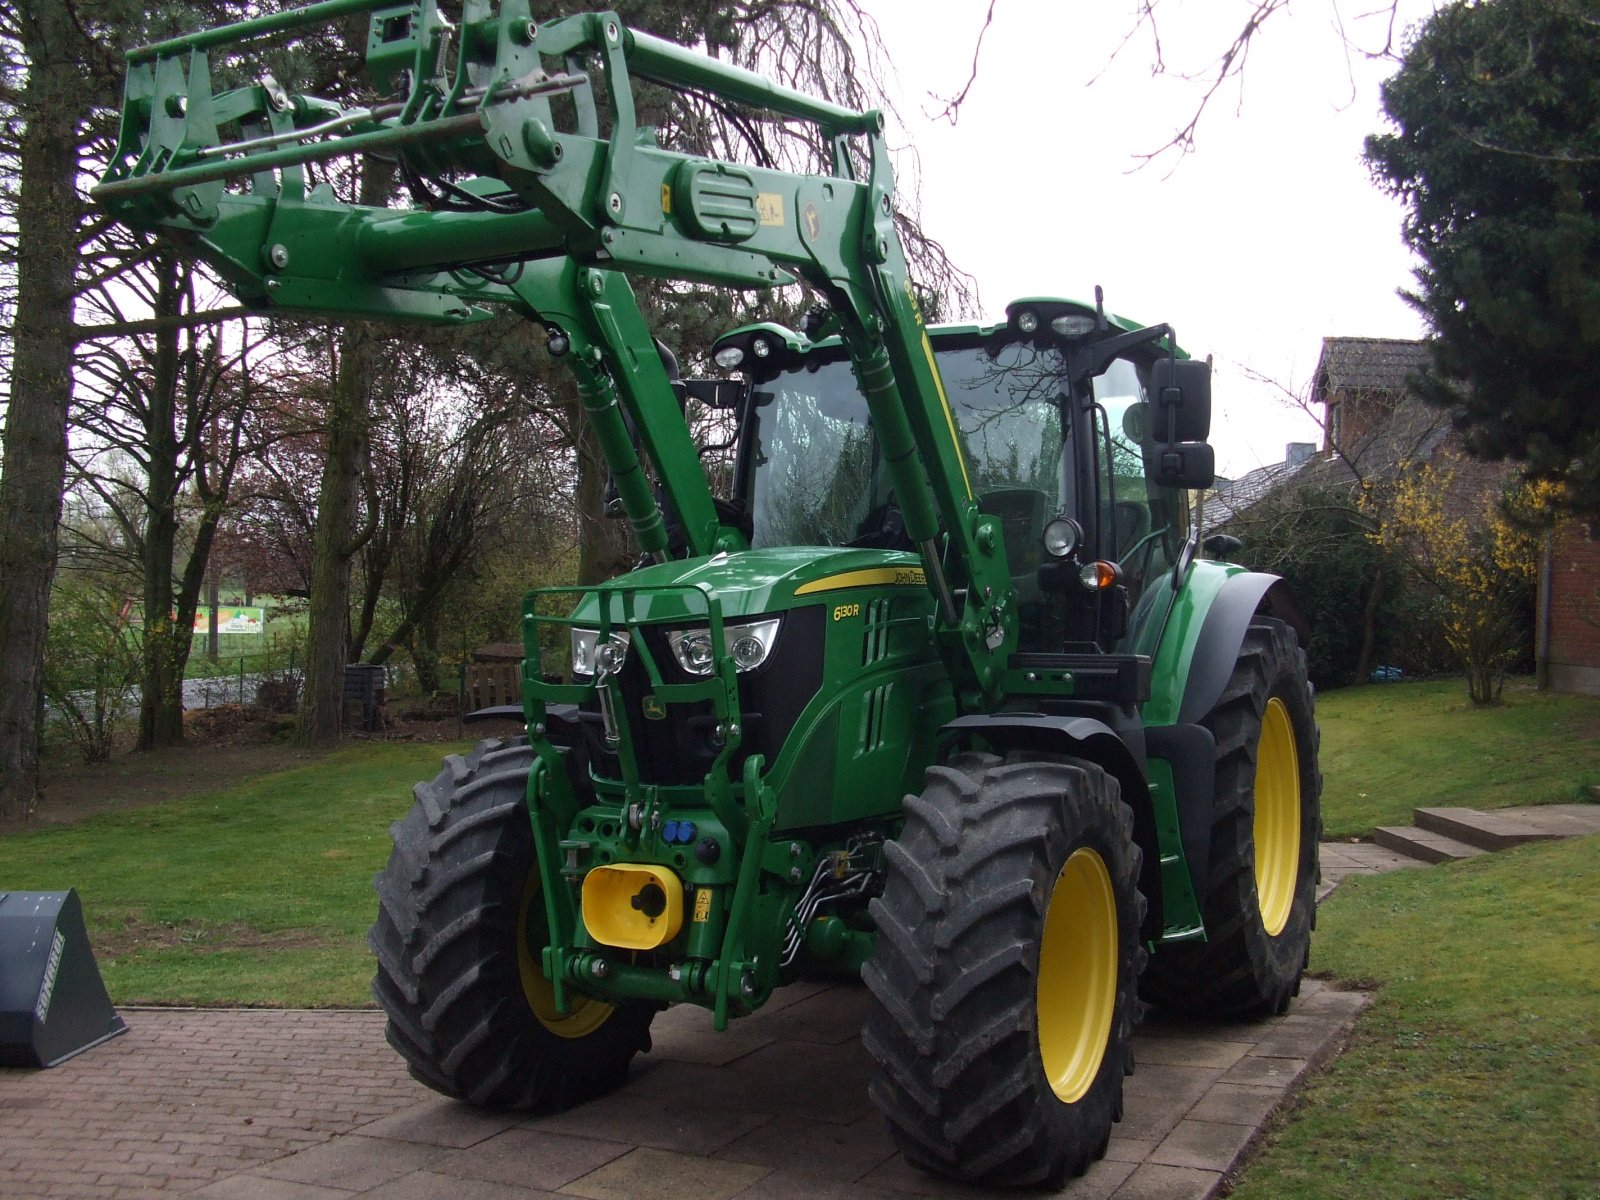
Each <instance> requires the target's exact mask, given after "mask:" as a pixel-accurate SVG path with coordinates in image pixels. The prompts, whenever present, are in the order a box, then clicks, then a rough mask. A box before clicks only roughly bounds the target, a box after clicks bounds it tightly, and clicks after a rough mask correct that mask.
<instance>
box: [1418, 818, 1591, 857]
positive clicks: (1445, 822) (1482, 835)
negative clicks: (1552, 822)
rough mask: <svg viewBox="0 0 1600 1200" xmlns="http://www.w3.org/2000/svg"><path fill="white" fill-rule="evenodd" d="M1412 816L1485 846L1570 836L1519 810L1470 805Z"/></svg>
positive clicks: (1431, 827)
mask: <svg viewBox="0 0 1600 1200" xmlns="http://www.w3.org/2000/svg"><path fill="white" fill-rule="evenodd" d="M1411 819H1412V820H1413V821H1415V822H1416V824H1417V826H1418V828H1420V829H1426V830H1428V831H1430V832H1432V833H1440V834H1443V835H1444V836H1445V837H1448V838H1455V839H1456V840H1457V841H1461V842H1466V843H1467V844H1468V845H1469V846H1478V847H1480V848H1481V849H1484V850H1509V849H1510V848H1511V847H1512V846H1521V845H1523V844H1525V843H1527V842H1550V841H1556V840H1558V839H1560V838H1563V837H1570V836H1571V834H1570V833H1568V832H1566V831H1563V830H1558V829H1552V828H1550V827H1549V826H1548V825H1546V824H1545V823H1543V822H1539V821H1535V820H1532V819H1528V818H1525V817H1523V816H1522V815H1521V814H1513V813H1507V812H1478V811H1477V810H1476V809H1471V808H1419V809H1416V810H1415V811H1414V812H1413V813H1412V814H1411Z"/></svg>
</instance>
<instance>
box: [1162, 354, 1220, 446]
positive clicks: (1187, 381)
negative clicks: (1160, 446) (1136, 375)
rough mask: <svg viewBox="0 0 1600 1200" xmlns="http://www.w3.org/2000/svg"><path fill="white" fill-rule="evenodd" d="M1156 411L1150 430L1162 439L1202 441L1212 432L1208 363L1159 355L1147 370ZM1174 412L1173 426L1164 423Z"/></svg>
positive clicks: (1209, 367) (1194, 359) (1209, 365)
mask: <svg viewBox="0 0 1600 1200" xmlns="http://www.w3.org/2000/svg"><path fill="white" fill-rule="evenodd" d="M1150 391H1151V397H1150V398H1151V400H1152V401H1153V402H1154V405H1155V411H1154V412H1153V413H1151V414H1150V415H1151V416H1152V417H1153V418H1154V420H1153V421H1152V423H1151V430H1150V432H1151V433H1152V434H1153V435H1154V436H1155V437H1157V438H1159V439H1161V440H1162V441H1165V440H1166V439H1167V438H1169V437H1170V438H1171V439H1172V440H1173V441H1174V442H1203V441H1205V440H1206V438H1207V437H1209V436H1210V434H1211V364H1210V363H1208V362H1205V361H1203V360H1201V359H1198V358H1158V359H1156V362H1155V366H1154V367H1153V368H1152V369H1151V372H1150ZM1174 411H1175V412H1176V413H1177V420H1176V424H1175V427H1174V428H1172V429H1170V430H1169V428H1168V426H1167V421H1168V419H1169V414H1171V413H1173V412H1174Z"/></svg>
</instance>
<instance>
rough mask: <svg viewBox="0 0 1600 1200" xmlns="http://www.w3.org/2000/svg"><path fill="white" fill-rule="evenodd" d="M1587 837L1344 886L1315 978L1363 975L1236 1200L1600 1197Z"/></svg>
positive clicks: (1598, 988) (1332, 908) (1597, 903)
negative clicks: (1341, 1037)
mask: <svg viewBox="0 0 1600 1200" xmlns="http://www.w3.org/2000/svg"><path fill="white" fill-rule="evenodd" d="M1597 866H1600V838H1593V837H1591V838H1583V839H1580V840H1575V841H1569V842H1560V843H1556V844H1551V845H1543V846H1533V847H1525V848H1523V849H1520V850H1516V851H1512V852H1508V853H1503V854H1493V855H1485V856H1484V857H1482V858H1477V859H1473V860H1470V861H1468V862H1463V863H1455V864H1452V865H1450V866H1446V867H1434V868H1431V869H1429V870H1426V871H1399V872H1396V873H1394V874H1391V875H1382V876H1375V877H1369V878H1356V879H1351V880H1348V881H1347V882H1345V883H1344V884H1343V885H1341V887H1340V888H1339V890H1338V891H1337V892H1336V893H1334V895H1333V897H1332V898H1331V899H1330V900H1329V901H1328V902H1327V904H1325V905H1324V906H1323V909H1322V912H1321V915H1320V920H1319V922H1318V926H1317V932H1316V937H1315V941H1314V942H1313V948H1312V955H1313V958H1312V962H1313V965H1314V966H1315V967H1317V968H1319V973H1329V974H1331V975H1332V976H1333V977H1334V978H1336V979H1342V980H1362V981H1367V982H1368V984H1369V985H1376V989H1377V991H1376V1000H1375V1002H1374V1004H1373V1006H1372V1008H1371V1009H1370V1010H1369V1011H1368V1012H1367V1013H1366V1014H1365V1015H1364V1016H1363V1017H1362V1018H1361V1021H1360V1024H1359V1025H1358V1026H1357V1028H1356V1031H1355V1034H1354V1035H1353V1037H1352V1039H1351V1043H1350V1046H1349V1048H1348V1049H1347V1050H1346V1051H1345V1053H1344V1054H1343V1056H1342V1057H1340V1058H1339V1059H1337V1060H1336V1061H1335V1062H1334V1063H1333V1064H1332V1066H1331V1067H1330V1068H1329V1069H1328V1070H1327V1071H1326V1072H1325V1073H1324V1074H1323V1075H1321V1076H1320V1077H1319V1078H1317V1079H1316V1080H1314V1081H1313V1082H1312V1084H1311V1085H1310V1087H1309V1088H1308V1089H1307V1090H1306V1092H1305V1093H1304V1094H1303V1096H1302V1098H1301V1101H1300V1103H1299V1106H1298V1107H1297V1109H1296V1110H1295V1112H1294V1115H1293V1117H1292V1119H1291V1120H1290V1121H1289V1123H1288V1124H1287V1126H1286V1127H1285V1128H1284V1129H1283V1130H1282V1131H1281V1132H1280V1133H1278V1135H1277V1136H1276V1137H1274V1138H1273V1139H1272V1140H1271V1142H1270V1144H1269V1146H1268V1148H1267V1150H1266V1152H1265V1153H1264V1154H1263V1156H1262V1157H1261V1158H1260V1159H1258V1160H1257V1161H1256V1162H1255V1163H1253V1164H1252V1165H1251V1166H1250V1167H1249V1169H1248V1170H1247V1171H1246V1172H1245V1174H1244V1176H1243V1179H1242V1181H1241V1185H1240V1187H1239V1188H1238V1190H1237V1191H1236V1192H1235V1193H1234V1195H1235V1197H1236V1200H1266V1198H1268V1197H1271V1198H1279V1197H1288V1196H1292V1197H1296V1198H1302V1197H1303V1198H1305V1200H1321V1198H1324V1197H1326V1198H1330V1200H1331V1198H1335V1197H1338V1198H1351V1200H1367V1198H1369V1197H1379V1196H1381V1197H1384V1200H1408V1198H1416V1200H1424V1198H1427V1200H1434V1198H1436V1197H1483V1198H1485V1200H1487V1198H1490V1197H1502V1196H1505V1197H1513V1196H1518V1197H1520V1196H1527V1197H1533V1196H1538V1197H1548V1198H1551V1200H1556V1198H1561V1200H1578V1198H1580V1197H1587V1198H1590V1200H1592V1198H1593V1197H1595V1196H1597V1195H1600V1150H1597V1145H1600V1143H1597V1141H1596V1139H1597V1137H1600V1099H1597V1097H1600V870H1597V869H1596V868H1597Z"/></svg>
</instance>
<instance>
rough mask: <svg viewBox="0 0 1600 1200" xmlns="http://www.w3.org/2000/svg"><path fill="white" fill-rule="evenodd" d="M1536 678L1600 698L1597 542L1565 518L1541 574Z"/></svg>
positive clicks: (1599, 557) (1557, 687) (1599, 561)
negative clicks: (1537, 672) (1537, 670)
mask: <svg viewBox="0 0 1600 1200" xmlns="http://www.w3.org/2000/svg"><path fill="white" fill-rule="evenodd" d="M1537 611H1538V617H1539V624H1538V629H1537V631H1536V639H1537V640H1536V645H1537V647H1538V650H1537V656H1538V660H1539V677H1540V682H1541V683H1542V684H1546V685H1548V686H1549V687H1552V688H1554V689H1555V690H1556V691H1558V692H1581V693H1583V694H1584V695H1589V696H1600V540H1596V539H1595V538H1594V537H1592V536H1591V535H1590V531H1589V530H1586V529H1585V528H1584V526H1583V524H1582V523H1581V522H1579V521H1564V522H1562V524H1561V525H1559V526H1558V527H1557V528H1556V531H1555V535H1554V536H1553V537H1552V538H1551V547H1550V553H1549V555H1548V556H1547V557H1546V559H1545V561H1544V563H1543V564H1541V570H1540V572H1539V607H1538V610H1537Z"/></svg>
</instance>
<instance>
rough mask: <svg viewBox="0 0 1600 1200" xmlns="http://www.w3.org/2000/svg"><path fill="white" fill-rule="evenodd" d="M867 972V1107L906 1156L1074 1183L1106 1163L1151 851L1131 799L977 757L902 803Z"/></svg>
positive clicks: (944, 1170) (941, 1168) (1084, 766)
mask: <svg viewBox="0 0 1600 1200" xmlns="http://www.w3.org/2000/svg"><path fill="white" fill-rule="evenodd" d="M885 858H886V860H887V867H888V870H887V880H886V883H885V886H884V892H883V897H882V898H881V899H879V900H874V901H873V903H872V913H873V916H874V918H875V920H876V923H877V927H878V944H877V949H876V951H875V952H874V954H873V957H872V960H871V961H870V962H869V963H868V964H867V965H866V966H865V967H864V968H863V970H862V975H863V978H864V979H865V980H866V983H867V986H868V988H869V989H870V990H871V992H872V996H873V1000H874V1004H873V1007H872V1010H871V1012H870V1013H869V1015H868V1018H867V1023H866V1028H865V1030H864V1031H863V1041H864V1043H865V1045H866V1047H867V1050H868V1052H869V1053H870V1054H871V1055H872V1057H873V1058H874V1059H875V1060H876V1063H877V1068H876V1071H875V1073H874V1076H873V1079H872V1083H871V1086H870V1088H869V1093H870V1095H871V1097H872V1099H873V1101H874V1102H875V1103H876V1104H877V1105H878V1107H879V1108H880V1109H881V1110H882V1111H883V1114H884V1116H885V1117H886V1118H887V1121H888V1125H889V1132H890V1134H891V1136H892V1137H893V1138H894V1140H895V1142H896V1144H897V1145H898V1146H899V1147H900V1150H901V1152H902V1153H903V1154H904V1155H905V1157H906V1159H907V1160H908V1161H909V1162H911V1163H913V1164H914V1165H916V1166H919V1167H922V1168H923V1169H925V1170H930V1171H935V1172H938V1173H940V1174H944V1175H951V1176H955V1177H957V1178H961V1179H967V1180H973V1181H979V1182H983V1183H988V1184H999V1185H1008V1186H1028V1185H1033V1186H1037V1185H1044V1186H1048V1187H1059V1186H1060V1185H1061V1184H1062V1183H1064V1182H1065V1181H1066V1179H1067V1177H1068V1176H1069V1175H1077V1174H1081V1173H1082V1172H1083V1171H1084V1170H1085V1169H1086V1168H1087V1167H1088V1165H1089V1163H1090V1162H1092V1161H1093V1160H1094V1159H1096V1158H1099V1157H1100V1156H1102V1155H1103V1154H1104V1153H1105V1149H1106V1143H1107V1142H1108V1141H1109V1139H1110V1136H1111V1125H1112V1122H1113V1121H1116V1120H1119V1119H1121V1116H1122V1081H1123V1076H1124V1075H1125V1074H1127V1073H1128V1071H1129V1070H1131V1057H1130V1043H1131V1041H1132V1037H1133V1024H1134V1016H1135V1012H1134V1010H1135V1003H1136V1001H1135V985H1136V980H1137V977H1138V972H1139V968H1140V967H1141V965H1142V964H1143V959H1144V950H1143V948H1142V947H1141V946H1140V945H1139V941H1138V931H1139V925H1140V922H1141V920H1142V919H1143V916H1144V900H1143V898H1142V897H1141V895H1140V894H1139V890H1138V879H1139V864H1140V851H1139V848H1138V846H1137V845H1136V844H1135V843H1134V841H1133V816H1132V813H1131V812H1130V811H1129V809H1128V808H1127V806H1126V805H1124V804H1123V803H1122V802H1121V799H1120V797H1119V793H1118V788H1117V783H1116V781H1115V780H1114V779H1112V778H1111V777H1110V776H1109V775H1107V774H1106V773H1105V772H1104V771H1102V770H1101V769H1100V768H1099V767H1098V766H1095V765H1093V764H1091V763H1085V762H1078V761H1075V760H1066V761H1051V762H1015V763H1006V762H1003V761H1002V760H1000V759H998V758H995V757H994V756H992V755H980V754H963V755H958V756H956V757H955V758H953V759H952V760H951V761H950V763H949V764H948V765H947V766H942V767H933V768H930V769H929V771H928V773H927V784H926V787H925V789H924V791H923V793H922V795H921V796H910V797H907V798H906V826H905V830H904V832H903V833H902V835H901V836H900V838H899V839H898V840H896V841H895V842H892V843H890V844H889V846H888V847H887V848H886V851H885Z"/></svg>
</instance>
